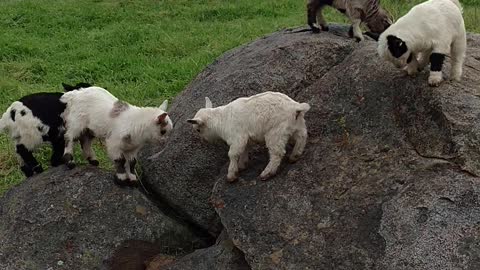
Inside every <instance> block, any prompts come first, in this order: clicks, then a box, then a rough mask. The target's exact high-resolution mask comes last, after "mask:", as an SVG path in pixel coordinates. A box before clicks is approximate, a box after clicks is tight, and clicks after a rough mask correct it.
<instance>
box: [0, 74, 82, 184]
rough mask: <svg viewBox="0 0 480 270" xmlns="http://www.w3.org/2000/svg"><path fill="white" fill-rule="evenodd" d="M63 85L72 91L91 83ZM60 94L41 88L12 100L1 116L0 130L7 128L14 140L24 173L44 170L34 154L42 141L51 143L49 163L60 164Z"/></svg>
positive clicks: (61, 138) (63, 145) (27, 174)
mask: <svg viewBox="0 0 480 270" xmlns="http://www.w3.org/2000/svg"><path fill="white" fill-rule="evenodd" d="M65 86H66V85H64V89H65V91H71V90H74V89H77V88H80V87H88V86H90V84H88V83H79V84H77V85H75V86H68V87H65ZM62 95H63V93H47V92H42V93H35V94H30V95H27V96H24V97H22V98H21V99H19V100H18V101H15V102H13V103H12V105H10V107H9V108H8V109H7V111H6V112H5V113H4V114H3V116H2V118H1V119H0V132H2V131H7V132H8V133H9V135H10V137H11V138H12V139H13V141H14V142H15V148H16V152H17V156H18V161H19V162H20V166H21V167H20V169H21V170H22V172H23V173H24V174H25V176H27V177H30V176H32V175H34V174H38V173H41V172H43V168H42V165H41V164H40V163H38V161H37V159H36V158H35V157H34V156H33V152H34V151H35V149H36V148H37V147H39V146H40V145H41V144H43V143H45V142H50V143H51V145H52V157H51V159H50V164H51V165H52V166H59V165H60V164H63V161H62V156H63V150H64V148H65V141H64V138H63V136H64V132H65V127H64V123H63V119H62V117H61V115H62V113H63V112H64V110H65V104H64V103H63V102H61V101H60V98H61V97H62Z"/></svg>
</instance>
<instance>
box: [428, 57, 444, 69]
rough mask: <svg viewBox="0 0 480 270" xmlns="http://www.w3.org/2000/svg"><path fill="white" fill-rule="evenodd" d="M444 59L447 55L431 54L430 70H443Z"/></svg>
mask: <svg viewBox="0 0 480 270" xmlns="http://www.w3.org/2000/svg"><path fill="white" fill-rule="evenodd" d="M443 61H445V55H444V54H441V53H432V54H431V55H430V70H431V71H442V66H443Z"/></svg>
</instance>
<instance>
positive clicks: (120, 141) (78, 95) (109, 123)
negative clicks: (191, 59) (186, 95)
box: [61, 87, 173, 185]
mask: <svg viewBox="0 0 480 270" xmlns="http://www.w3.org/2000/svg"><path fill="white" fill-rule="evenodd" d="M61 101H62V102H64V103H66V104H67V107H66V109H65V113H64V115H63V118H64V119H65V126H66V132H65V154H64V161H65V163H66V164H67V165H68V167H69V168H73V167H74V166H75V164H74V163H73V155H72V154H73V142H74V140H76V139H79V138H84V139H83V140H84V141H82V150H83V154H84V156H85V158H87V160H89V161H91V160H95V153H94V152H93V150H92V148H91V146H92V139H93V138H95V137H96V138H101V139H105V143H106V146H107V152H108V155H109V157H110V158H111V159H112V160H113V161H114V162H115V166H116V178H115V180H116V182H117V183H119V184H121V185H123V184H133V185H136V183H137V177H136V175H135V171H134V167H135V164H136V156H137V153H138V151H139V150H140V148H141V147H142V146H143V145H144V144H145V143H147V142H151V141H159V140H161V139H162V138H163V137H164V135H166V134H167V133H168V132H169V131H171V130H172V129H173V124H172V121H171V120H170V118H169V116H168V115H167V113H166V112H165V111H166V109H167V103H168V102H167V100H165V101H164V102H163V103H162V105H161V106H160V107H159V108H151V107H145V108H142V107H136V106H133V105H130V104H128V103H125V102H123V101H120V100H118V99H117V98H116V97H114V96H113V95H112V94H110V93H109V92H108V91H107V90H105V89H103V88H100V87H88V88H82V89H79V90H73V91H70V92H68V93H65V94H64V95H63V96H62V98H61ZM85 135H88V136H85Z"/></svg>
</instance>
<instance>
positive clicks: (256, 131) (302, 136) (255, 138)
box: [188, 92, 310, 182]
mask: <svg viewBox="0 0 480 270" xmlns="http://www.w3.org/2000/svg"><path fill="white" fill-rule="evenodd" d="M205 100H206V102H205V108H204V109H200V110H199V111H198V112H197V113H196V115H195V117H194V118H193V119H189V120H188V122H189V123H191V124H192V125H193V127H194V129H195V130H197V132H198V133H199V134H200V136H201V137H202V138H203V139H205V140H207V141H209V142H214V141H217V140H223V141H225V142H226V143H227V144H228V145H229V146H230V150H229V151H228V157H229V158H230V165H229V167H228V175H227V180H228V181H229V182H233V181H235V180H236V179H237V177H238V171H239V169H244V168H245V167H246V163H247V161H248V151H247V149H246V148H247V145H248V144H249V143H252V142H257V143H263V142H265V143H266V146H267V148H268V151H269V155H270V162H269V163H268V165H267V167H266V168H265V170H264V171H263V172H262V174H261V175H260V178H261V179H262V180H266V179H268V178H270V177H271V176H273V175H275V173H276V171H277V168H278V166H279V165H280V162H281V161H282V158H283V156H284V155H285V152H286V150H285V148H286V145H287V143H288V141H289V139H290V138H292V139H293V140H294V141H295V146H294V148H293V151H292V153H291V155H290V158H289V159H290V161H291V162H294V161H296V160H298V158H299V157H300V155H301V154H302V153H303V150H304V148H305V144H306V141H307V127H306V125H305V119H304V116H305V113H306V112H307V111H308V110H309V109H310V105H308V104H307V103H298V102H296V101H294V100H293V99H291V98H289V97H288V96H286V95H284V94H282V93H277V92H265V93H261V94H257V95H254V96H251V97H243V98H239V99H236V100H234V101H232V102H231V103H229V104H227V105H224V106H219V107H216V108H212V103H211V101H210V99H208V97H207V98H205Z"/></svg>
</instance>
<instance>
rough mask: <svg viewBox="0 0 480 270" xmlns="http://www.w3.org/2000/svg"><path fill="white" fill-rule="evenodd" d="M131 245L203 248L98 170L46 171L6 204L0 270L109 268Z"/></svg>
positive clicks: (0, 206)
mask: <svg viewBox="0 0 480 270" xmlns="http://www.w3.org/2000/svg"><path fill="white" fill-rule="evenodd" d="M128 239H139V240H145V241H151V242H157V243H158V246H159V247H160V250H161V251H162V252H173V253H179V252H188V251H190V250H192V249H194V248H198V247H203V246H204V245H203V240H202V239H200V238H199V237H197V236H196V235H195V234H194V233H193V232H192V230H191V229H190V227H189V226H187V225H185V224H183V223H179V222H178V221H176V220H175V219H173V218H171V217H169V216H167V215H165V214H164V213H162V211H161V210H160V209H159V208H158V207H157V205H155V204H154V203H152V202H151V201H150V200H149V199H148V198H147V197H145V195H143V194H142V193H141V192H140V191H139V190H136V189H131V188H119V187H118V186H116V185H115V184H114V183H113V177H112V173H111V172H105V171H103V170H100V169H96V168H92V167H83V168H76V169H74V170H65V169H64V168H55V169H51V170H48V171H47V172H44V173H42V174H40V175H37V176H35V177H32V178H28V179H27V180H25V181H23V182H22V183H21V184H20V185H18V186H16V187H14V188H12V189H11V190H9V191H8V192H7V193H6V194H5V195H4V196H3V197H2V198H0V269H4V270H23V269H28V270H30V269H82V270H83V269H106V267H107V264H106V259H107V258H109V257H110V256H111V255H112V252H113V251H114V250H115V249H116V248H117V246H118V245H120V243H121V242H122V241H124V240H128Z"/></svg>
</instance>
